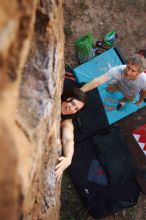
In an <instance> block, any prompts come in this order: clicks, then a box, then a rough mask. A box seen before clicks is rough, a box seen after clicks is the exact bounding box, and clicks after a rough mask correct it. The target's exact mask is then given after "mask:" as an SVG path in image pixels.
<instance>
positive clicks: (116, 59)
mask: <svg viewBox="0 0 146 220" xmlns="http://www.w3.org/2000/svg"><path fill="white" fill-rule="evenodd" d="M124 63H125V61H124V59H123V58H122V56H121V54H120V52H119V50H117V48H111V49H109V50H107V51H105V52H104V53H102V54H100V55H98V56H96V57H94V58H93V59H92V60H90V61H88V62H86V63H84V64H82V65H80V66H78V67H76V68H75V69H74V74H75V77H76V79H77V81H78V82H79V83H82V82H84V83H87V82H89V81H91V80H92V79H94V78H96V77H98V76H100V75H102V74H103V73H105V72H107V71H108V70H109V69H110V68H112V67H114V66H118V65H121V64H124ZM108 83H109V82H107V83H104V84H102V85H100V86H99V87H98V89H99V93H100V96H101V99H102V102H103V105H104V109H105V112H106V115H107V118H108V122H109V124H113V123H115V122H117V121H119V120H121V119H123V118H125V117H126V116H128V115H130V114H132V113H134V112H136V111H137V110H139V109H140V108H143V107H144V106H146V103H142V104H141V105H140V106H137V105H136V104H135V102H136V101H137V100H138V99H139V95H138V96H137V97H136V98H135V100H133V102H131V103H126V105H125V106H124V108H123V109H122V110H121V111H117V110H116V107H117V105H118V103H119V101H120V100H121V99H122V97H123V96H122V94H121V93H120V92H116V93H108V92H106V90H105V88H106V87H107V84H108Z"/></svg>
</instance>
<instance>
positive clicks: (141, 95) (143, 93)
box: [136, 89, 146, 105]
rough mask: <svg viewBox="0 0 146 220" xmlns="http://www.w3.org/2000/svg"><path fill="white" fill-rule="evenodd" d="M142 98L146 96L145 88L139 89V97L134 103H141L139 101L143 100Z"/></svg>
mask: <svg viewBox="0 0 146 220" xmlns="http://www.w3.org/2000/svg"><path fill="white" fill-rule="evenodd" d="M144 98H146V90H143V89H142V90H141V91H140V98H139V100H138V101H137V102H136V105H141V103H142V102H143V100H144Z"/></svg>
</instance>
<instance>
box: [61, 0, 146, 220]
mask: <svg viewBox="0 0 146 220" xmlns="http://www.w3.org/2000/svg"><path fill="white" fill-rule="evenodd" d="M64 15H65V27H64V31H65V36H66V39H65V40H66V41H65V63H67V64H70V65H71V66H72V67H75V66H77V65H78V63H77V60H76V58H75V51H74V42H75V40H76V39H77V38H78V37H80V36H83V35H85V34H87V33H92V35H93V37H94V40H95V42H96V41H97V40H102V39H103V37H104V36H105V34H106V33H108V32H109V31H116V33H117V34H118V39H117V40H116V46H117V47H118V48H119V49H120V51H121V53H122V55H123V57H124V58H125V59H127V58H128V57H129V56H130V55H132V54H133V53H136V52H138V51H139V50H140V49H144V48H146V25H145V23H146V1H145V0H107V1H105V0H65V12H64ZM61 198H62V209H61V220H92V219H93V218H91V217H90V216H88V213H87V212H86V210H85V208H84V206H83V204H82V201H81V200H80V198H79V196H78V194H77V193H76V190H75V189H74V186H73V185H72V183H71V181H70V179H69V178H68V176H67V174H66V173H65V175H64V177H63V185H62V197H61ZM145 199H146V198H145V197H143V196H142V197H141V198H140V200H139V203H138V205H137V207H136V208H130V209H128V211H127V212H125V211H122V212H121V213H120V214H119V216H121V217H116V216H115V220H121V219H124V220H146V216H144V214H143V207H141V203H142V202H141V201H143V200H145ZM127 213H128V214H127ZM136 213H137V214H136ZM138 213H139V214H138ZM107 219H108V220H110V217H108V218H107ZM112 219H113V218H112Z"/></svg>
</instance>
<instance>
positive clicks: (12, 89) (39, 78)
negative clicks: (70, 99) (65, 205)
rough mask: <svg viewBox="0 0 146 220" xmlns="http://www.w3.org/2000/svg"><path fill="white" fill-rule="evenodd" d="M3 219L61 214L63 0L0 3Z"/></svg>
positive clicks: (0, 196)
mask: <svg viewBox="0 0 146 220" xmlns="http://www.w3.org/2000/svg"><path fill="white" fill-rule="evenodd" d="M0 6H1V7H0V30H1V32H0V64H1V65H0V69H1V74H0V106H1V108H0V189H1V193H0V219H2V220H17V219H25V220H32V219H50V220H55V219H58V216H59V214H58V213H59V208H60V202H59V195H60V183H56V181H55V176H54V167H55V164H56V159H57V156H58V154H60V151H61V144H60V94H61V91H62V81H63V80H62V79H63V67H64V63H63V53H64V36H63V6H62V0H60V1H58V0H54V1H51V0H40V1H37V0H34V1H31V0H27V1H26V0H22V1H16V0H12V1H11V4H10V3H8V2H7V1H3V2H1V3H0Z"/></svg>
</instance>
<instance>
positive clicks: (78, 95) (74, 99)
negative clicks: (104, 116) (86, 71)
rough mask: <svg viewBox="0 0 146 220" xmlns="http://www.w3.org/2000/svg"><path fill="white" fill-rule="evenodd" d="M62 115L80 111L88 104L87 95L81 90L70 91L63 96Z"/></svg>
mask: <svg viewBox="0 0 146 220" xmlns="http://www.w3.org/2000/svg"><path fill="white" fill-rule="evenodd" d="M61 101H62V104H61V114H62V115H71V114H75V113H77V112H78V111H80V110H81V109H82V108H83V107H84V105H85V103H86V94H85V93H84V92H83V91H82V90H81V89H79V88H76V87H74V88H72V89H68V90H66V91H65V92H63V94H62V96H61Z"/></svg>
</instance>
